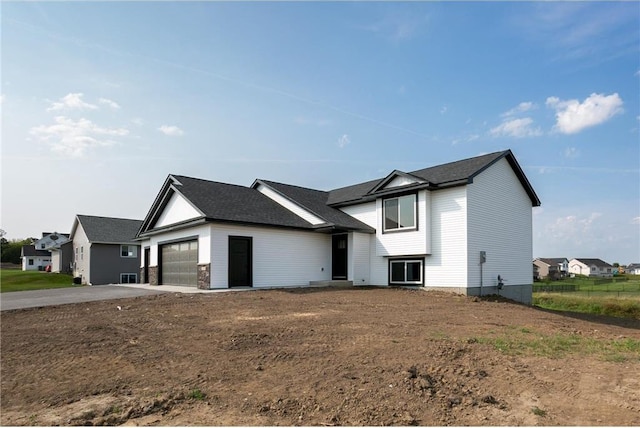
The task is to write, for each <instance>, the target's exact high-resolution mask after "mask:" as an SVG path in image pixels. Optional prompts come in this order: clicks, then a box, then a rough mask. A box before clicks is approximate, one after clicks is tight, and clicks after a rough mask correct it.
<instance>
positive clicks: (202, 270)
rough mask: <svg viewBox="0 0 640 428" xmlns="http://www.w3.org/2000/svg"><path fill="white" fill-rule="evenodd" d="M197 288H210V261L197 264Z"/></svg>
mask: <svg viewBox="0 0 640 428" xmlns="http://www.w3.org/2000/svg"><path fill="white" fill-rule="evenodd" d="M198 288H199V289H200V290H208V289H209V288H211V263H206V264H201V265H198Z"/></svg>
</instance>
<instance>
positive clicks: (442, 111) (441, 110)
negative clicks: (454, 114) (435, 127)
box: [440, 106, 449, 114]
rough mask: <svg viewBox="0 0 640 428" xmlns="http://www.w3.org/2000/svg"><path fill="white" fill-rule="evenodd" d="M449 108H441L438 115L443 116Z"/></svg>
mask: <svg viewBox="0 0 640 428" xmlns="http://www.w3.org/2000/svg"><path fill="white" fill-rule="evenodd" d="M448 109H449V108H448V107H447V106H442V108H441V109H440V114H445V113H446V112H447V110H448Z"/></svg>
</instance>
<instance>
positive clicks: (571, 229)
mask: <svg viewBox="0 0 640 428" xmlns="http://www.w3.org/2000/svg"><path fill="white" fill-rule="evenodd" d="M600 217H602V214H601V213H598V212H594V213H591V214H590V215H589V216H588V217H582V218H581V217H578V216H577V215H569V216H565V217H558V218H556V220H555V221H554V222H553V223H551V224H548V225H547V226H546V227H545V234H546V236H548V238H549V239H550V240H552V241H570V242H574V243H575V244H576V245H579V244H580V243H585V242H587V241H589V242H590V241H591V240H592V239H593V238H594V237H593V236H592V229H593V225H594V223H595V222H596V220H598V219H599V218H600ZM598 235H599V234H598Z"/></svg>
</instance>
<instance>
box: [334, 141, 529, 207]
mask: <svg viewBox="0 0 640 428" xmlns="http://www.w3.org/2000/svg"><path fill="white" fill-rule="evenodd" d="M502 158H506V159H507V160H508V162H509V164H510V165H511V167H512V168H513V169H514V172H515V173H516V175H517V176H518V179H519V180H520V182H521V183H522V186H523V187H524V189H525V190H526V191H527V194H528V195H529V198H530V199H531V203H532V204H533V205H534V206H538V205H540V200H539V199H538V197H537V195H536V194H535V192H534V191H533V188H532V187H531V184H530V183H529V181H528V180H527V178H526V177H525V175H524V173H523V172H522V170H521V169H520V166H519V165H518V163H517V161H516V160H515V157H514V156H513V153H511V150H505V151H501V152H495V153H489V154H486V155H482V156H476V157H473V158H469V159H463V160H459V161H456V162H450V163H446V164H442V165H437V166H432V167H429V168H424V169H419V170H417V171H412V172H409V174H410V175H414V176H416V177H419V178H422V179H424V180H426V181H428V183H429V185H428V188H429V189H431V190H437V189H438V188H443V187H448V186H452V185H456V184H467V183H470V182H471V181H472V180H473V177H475V176H476V175H478V174H480V173H481V172H482V171H484V170H485V169H487V168H488V167H489V166H491V165H493V164H494V163H495V162H497V161H498V160H500V159H502ZM385 178H386V177H383V178H380V179H377V180H371V181H367V182H365V183H360V184H355V185H353V186H347V187H342V188H340V189H335V190H332V191H331V192H329V198H328V201H327V203H328V204H329V205H336V206H341V205H349V204H350V203H360V202H363V201H365V200H367V199H369V198H370V199H374V198H375V194H373V195H368V193H369V192H371V190H373V189H374V188H375V187H376V186H377V185H378V183H380V181H381V180H384V179H385Z"/></svg>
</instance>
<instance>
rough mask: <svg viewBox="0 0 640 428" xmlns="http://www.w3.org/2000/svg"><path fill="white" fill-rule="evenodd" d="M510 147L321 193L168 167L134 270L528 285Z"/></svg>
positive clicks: (526, 187)
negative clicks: (178, 171)
mask: <svg viewBox="0 0 640 428" xmlns="http://www.w3.org/2000/svg"><path fill="white" fill-rule="evenodd" d="M538 205H540V201H539V199H538V197H537V195H536V194H535V192H534V190H533V188H532V187H531V185H530V183H529V181H528V180H527V178H526V177H525V175H524V172H523V171H522V169H521V168H520V166H519V164H518V162H517V161H516V159H515V157H514V155H513V153H512V152H511V151H510V150H506V151H502V152H496V153H490V154H486V155H482V156H477V157H474V158H469V159H464V160H460V161H456V162H451V163H447V164H443V165H437V166H433V167H429V168H425V169H421V170H417V171H412V172H403V171H398V170H394V171H391V172H390V173H389V174H388V175H387V176H385V177H381V178H378V179H376V180H372V181H367V182H364V183H359V184H354V185H351V186H348V187H343V188H339V189H335V190H331V191H322V190H316V189H310V188H304V187H300V186H295V185H290V184H283V183H276V182H272V181H268V180H262V179H258V180H255V181H254V183H253V184H252V185H251V186H250V187H245V186H238V185H232V184H226V183H220V182H214V181H208V180H202V179H198V178H192V177H186V176H181V175H169V176H168V177H167V179H166V180H165V182H164V183H163V184H162V187H161V188H160V192H159V193H158V195H157V197H156V199H155V201H154V203H153V205H152V206H151V207H150V209H149V211H148V214H147V216H146V218H145V220H144V223H143V225H142V227H141V229H140V232H139V234H138V239H139V240H140V241H141V244H142V248H143V252H144V255H143V258H142V264H141V265H140V272H141V277H142V278H144V279H143V281H144V282H148V283H150V284H152V285H156V284H172V285H182V286H191V287H199V288H204V289H210V288H230V287H236V286H241V287H256V288H259V287H284V286H305V285H310V284H313V285H321V284H330V283H332V282H333V281H338V282H346V283H350V284H354V285H376V286H395V285H404V286H415V287H424V288H426V289H436V290H448V291H453V292H457V293H462V294H467V295H478V294H480V293H482V294H495V293H500V294H502V295H504V296H506V297H509V298H512V299H514V300H518V301H521V302H525V303H530V302H531V293H532V288H533V286H532V276H531V260H532V258H533V257H532V207H534V206H538Z"/></svg>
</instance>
